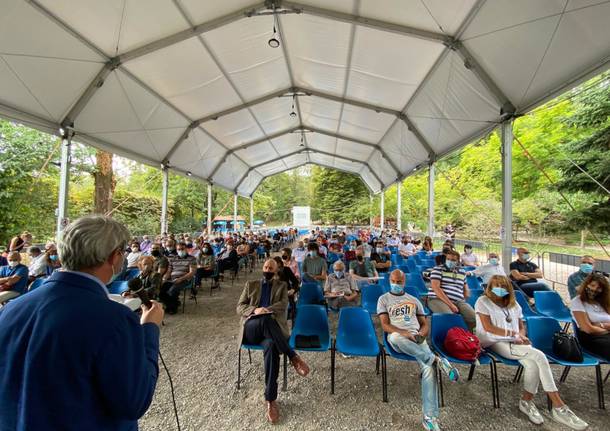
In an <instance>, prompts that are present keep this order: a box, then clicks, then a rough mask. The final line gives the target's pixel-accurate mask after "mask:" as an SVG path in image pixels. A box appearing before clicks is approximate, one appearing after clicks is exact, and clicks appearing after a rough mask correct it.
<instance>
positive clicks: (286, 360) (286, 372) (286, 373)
mask: <svg viewBox="0 0 610 431" xmlns="http://www.w3.org/2000/svg"><path fill="white" fill-rule="evenodd" d="M287 389H288V355H284V384H283V386H282V391H286V390H287Z"/></svg>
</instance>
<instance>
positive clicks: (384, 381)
mask: <svg viewBox="0 0 610 431" xmlns="http://www.w3.org/2000/svg"><path fill="white" fill-rule="evenodd" d="M381 384H382V389H383V391H382V394H383V402H384V403H387V402H388V363H387V357H386V355H385V352H384V351H383V350H382V351H381Z"/></svg>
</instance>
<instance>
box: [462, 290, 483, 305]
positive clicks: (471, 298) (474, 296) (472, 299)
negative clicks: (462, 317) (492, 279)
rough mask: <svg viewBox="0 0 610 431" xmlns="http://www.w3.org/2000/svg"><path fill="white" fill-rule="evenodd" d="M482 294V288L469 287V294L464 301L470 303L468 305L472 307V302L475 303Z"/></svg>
mask: <svg viewBox="0 0 610 431" xmlns="http://www.w3.org/2000/svg"><path fill="white" fill-rule="evenodd" d="M482 294H483V289H470V296H469V297H468V299H467V300H466V302H467V303H468V304H470V306H471V307H472V308H474V304H476V302H477V299H479V297H480V296H481V295H482Z"/></svg>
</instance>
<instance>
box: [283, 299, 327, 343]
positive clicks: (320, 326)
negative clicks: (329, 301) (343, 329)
mask: <svg viewBox="0 0 610 431" xmlns="http://www.w3.org/2000/svg"><path fill="white" fill-rule="evenodd" d="M292 332H293V333H295V334H301V335H326V336H327V337H328V336H329V334H330V330H329V327H328V315H327V314H326V309H325V308H324V306H322V305H313V304H312V305H303V306H302V307H300V308H299V312H298V313H297V318H296V321H295V324H294V328H292ZM320 338H322V337H320ZM327 339H328V338H327Z"/></svg>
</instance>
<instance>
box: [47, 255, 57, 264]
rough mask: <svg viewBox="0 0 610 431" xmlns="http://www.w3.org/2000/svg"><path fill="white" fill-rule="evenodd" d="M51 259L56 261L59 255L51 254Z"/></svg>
mask: <svg viewBox="0 0 610 431" xmlns="http://www.w3.org/2000/svg"><path fill="white" fill-rule="evenodd" d="M49 259H51V260H52V261H53V262H55V261H56V260H57V255H56V254H52V255H50V256H49Z"/></svg>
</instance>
